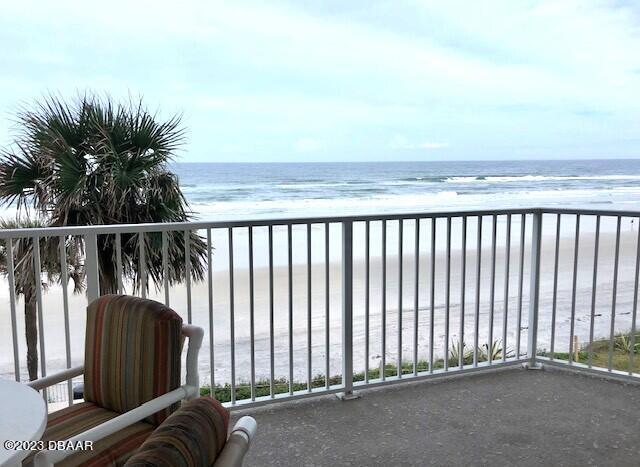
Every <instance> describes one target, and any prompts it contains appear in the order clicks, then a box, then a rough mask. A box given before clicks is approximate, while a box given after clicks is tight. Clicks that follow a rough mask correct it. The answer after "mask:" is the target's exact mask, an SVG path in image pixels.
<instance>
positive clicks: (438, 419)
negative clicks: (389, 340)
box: [233, 368, 640, 466]
mask: <svg viewBox="0 0 640 467" xmlns="http://www.w3.org/2000/svg"><path fill="white" fill-rule="evenodd" d="M361 395H362V397H361V398H360V399H357V400H352V401H346V402H345V401H340V400H338V399H337V398H336V397H335V396H323V397H318V398H313V399H304V400H299V401H293V402H283V403H279V404H275V405H271V406H265V407H258V408H253V409H247V410H244V411H242V412H241V411H238V412H234V414H233V418H234V419H235V418H237V417H238V416H239V415H241V414H250V415H252V416H254V417H255V418H256V420H257V422H258V434H257V436H256V438H255V441H254V443H253V445H252V446H251V449H250V451H249V453H248V456H247V458H246V461H245V465H246V466H268V465H277V466H325V465H326V466H340V465H345V466H347V465H349V466H374V465H380V466H402V465H442V466H445V465H446V466H451V465H456V466H458V465H460V466H472V465H491V466H498V465H509V466H529V465H543V466H561V465H567V466H569V465H571V466H574V465H575V466H578V465H579V466H583V465H615V466H626V465H634V466H637V465H640V386H638V385H635V384H625V383H622V382H617V381H610V380H604V379H602V378H598V377H592V376H585V375H581V374H577V373H569V372H566V371H560V370H552V369H545V370H543V371H527V370H524V369H520V368H515V369H504V370H502V371H498V372H493V373H484V374H475V375H469V376H462V377H457V378H451V379H447V380H439V381H431V382H424V381H423V382H414V383H405V384H398V385H395V386H388V387H384V388H378V389H370V390H365V391H362V392H361Z"/></svg>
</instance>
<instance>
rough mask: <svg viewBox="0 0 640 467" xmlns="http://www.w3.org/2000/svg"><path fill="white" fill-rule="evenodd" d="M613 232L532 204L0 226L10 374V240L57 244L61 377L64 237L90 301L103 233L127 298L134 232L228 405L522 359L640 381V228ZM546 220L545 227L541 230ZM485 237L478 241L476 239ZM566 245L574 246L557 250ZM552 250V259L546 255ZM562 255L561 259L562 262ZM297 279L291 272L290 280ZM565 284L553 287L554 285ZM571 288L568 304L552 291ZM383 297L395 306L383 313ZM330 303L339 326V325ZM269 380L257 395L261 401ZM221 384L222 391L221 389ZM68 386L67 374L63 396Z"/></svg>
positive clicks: (628, 221) (16, 340)
mask: <svg viewBox="0 0 640 467" xmlns="http://www.w3.org/2000/svg"><path fill="white" fill-rule="evenodd" d="M585 219H588V220H594V221H595V226H594V227H593V235H594V237H593V238H594V243H593V245H594V250H593V260H592V262H591V264H590V266H591V278H590V279H591V280H590V284H591V286H590V287H591V289H590V291H589V297H590V306H589V308H588V309H589V314H588V318H589V326H588V330H587V329H583V328H584V326H583V320H582V318H583V315H582V314H581V313H582V311H581V310H582V309H583V308H581V299H582V298H584V296H585V293H587V292H585V291H586V290H587V287H586V286H585V281H584V275H585V270H586V269H585V268H584V264H583V267H580V266H581V264H580V263H584V261H585V258H587V256H585V255H586V254H587V253H588V252H587V251H586V250H585V248H584V247H583V246H582V244H581V240H582V241H583V242H584V240H585V238H586V237H589V239H590V238H591V237H590V235H591V228H590V227H589V228H588V229H586V230H585V228H586V227H585V226H586V225H587V222H586V221H585ZM563 222H564V224H563ZM623 224H624V225H625V226H626V225H631V229H632V230H633V229H634V228H635V229H637V227H638V224H640V211H604V210H586V209H539V208H536V209H505V210H483V211H456V212H431V213H413V214H388V215H379V216H375V215H368V216H344V217H318V218H295V219H268V220H264V219H261V220H242V221H237V220H231V221H218V222H190V223H174V224H171V223H168V224H138V225H104V226H90V227H60V228H46V229H16V230H2V231H0V242H4V245H5V248H6V253H7V281H8V284H9V287H8V288H9V297H8V308H9V316H10V320H11V326H10V327H11V336H12V337H11V343H12V351H13V373H14V376H15V378H16V380H20V379H21V377H23V376H24V370H25V365H24V361H23V360H21V358H20V354H21V351H20V346H21V345H20V342H21V340H23V338H22V336H19V333H18V328H19V327H20V326H19V324H20V319H19V318H20V315H19V313H17V311H16V309H17V304H18V302H19V300H18V299H19V297H16V294H15V287H14V286H15V280H16V277H15V274H16V270H15V264H16V261H17V260H19V258H14V255H15V251H14V248H13V243H14V242H15V241H16V240H17V239H25V238H28V239H32V241H33V242H34V243H33V244H34V245H35V244H37V245H40V239H42V238H54V237H55V238H58V239H59V240H60V241H59V242H58V245H59V252H58V256H59V261H60V264H61V266H62V267H61V271H62V274H61V287H60V293H61V297H62V317H63V328H64V343H65V344H64V355H57V356H56V357H58V358H63V359H64V366H65V367H66V368H71V367H72V363H78V362H72V360H73V358H72V355H73V352H72V350H71V347H72V342H73V341H74V338H75V337H77V336H75V335H73V334H72V333H71V326H70V322H71V318H70V310H71V309H72V304H71V300H70V297H69V292H68V277H67V273H66V266H67V265H66V261H67V259H66V252H65V248H64V239H67V238H68V237H71V236H73V237H78V238H81V239H82V244H83V245H84V268H85V273H86V297H87V301H91V300H93V299H95V298H97V297H98V296H99V293H100V283H99V272H98V271H99V266H100V265H99V259H98V258H99V255H98V253H99V251H98V248H99V242H98V239H99V237H100V236H113V237H114V243H115V249H116V258H115V263H116V264H115V267H116V271H117V275H118V280H117V289H118V291H119V292H123V293H133V289H132V284H131V283H130V281H129V280H128V278H127V277H124V273H123V263H122V236H123V235H130V234H135V235H136V236H137V242H138V243H137V245H138V246H137V248H138V261H139V271H140V273H141V276H142V277H141V280H140V283H141V288H140V289H139V293H140V295H141V296H149V297H150V298H154V299H157V300H160V301H164V302H165V303H166V304H167V305H169V306H172V307H173V308H174V309H176V311H178V312H179V313H180V314H181V315H182V316H183V318H184V319H185V320H186V322H187V323H189V324H191V323H194V322H197V324H199V325H201V326H202V327H203V328H205V333H206V334H208V335H207V337H206V339H205V343H204V346H203V349H207V348H208V352H203V353H202V354H201V356H200V359H201V361H200V371H201V373H204V374H206V373H209V374H210V379H209V381H210V384H211V387H212V391H213V389H214V388H215V387H217V386H216V385H220V384H228V388H227V389H226V390H227V391H228V393H229V397H228V399H229V400H228V404H229V405H230V406H237V405H241V404H243V405H244V404H247V403H249V404H252V403H253V404H258V403H265V402H269V401H272V400H281V399H282V398H297V397H305V396H308V395H311V394H318V393H342V394H343V395H344V397H347V398H349V397H351V396H352V395H353V391H354V389H357V388H360V387H365V386H376V385H380V384H390V383H394V382H398V381H401V380H405V379H406V380H408V379H416V378H418V379H422V378H434V377H439V376H443V375H449V374H453V373H464V372H469V371H483V370H486V369H488V368H491V367H499V366H506V365H514V364H522V363H527V364H528V365H529V366H536V365H538V364H540V362H545V363H547V364H551V365H563V366H571V367H574V368H580V369H585V370H588V371H604V372H606V373H608V374H610V375H612V376H617V377H623V378H636V377H638V376H640V375H638V374H636V373H635V367H634V353H635V345H636V315H637V313H636V312H637V298H638V297H637V296H638V275H639V272H640V271H639V263H640V262H639V261H638V258H639V255H640V234H638V233H636V234H634V238H635V245H634V248H633V254H628V253H626V254H625V255H624V257H623V261H622V262H623V263H624V264H622V265H621V253H620V252H621V244H622V246H623V247H624V248H625V252H626V251H627V250H629V245H630V240H629V238H630V235H629V234H628V233H627V232H622V230H623V229H622V226H623ZM544 225H549V226H552V227H553V228H552V229H547V230H546V231H545V230H544V229H543V226H544ZM563 226H564V227H563ZM489 228H490V235H488V236H487V235H485V234H484V232H486V231H487V230H488V229H489ZM563 228H564V230H563ZM567 229H569V230H567ZM581 229H582V230H581ZM607 229H610V230H611V232H608V231H607ZM639 230H640V229H639ZM176 232H182V233H184V261H185V264H184V270H185V271H186V276H185V278H184V281H183V284H181V285H180V286H179V287H176V286H170V285H169V279H168V277H169V268H170V264H169V258H168V251H169V246H170V245H169V242H170V238H174V237H173V236H170V235H169V234H170V233H176ZM194 232H196V233H198V234H199V235H200V236H201V238H202V239H203V240H204V241H205V242H206V246H207V249H206V263H207V267H206V274H205V278H204V281H205V284H200V283H196V282H193V279H192V277H191V274H190V272H191V270H192V267H193V265H192V264H191V260H192V259H191V258H192V256H191V254H190V248H191V245H190V239H191V238H192V237H191V236H190V235H191V234H192V233H194ZM567 232H568V233H567ZM610 234H611V235H613V237H612V238H613V251H612V252H611V253H612V255H609V256H611V257H612V258H611V260H612V263H611V264H609V263H607V262H605V260H604V259H603V258H605V253H606V251H605V252H603V251H600V250H599V245H600V244H601V243H602V242H603V240H602V237H601V235H606V236H608V237H607V238H609V236H611V235H610ZM147 236H149V238H151V236H156V237H154V238H156V239H158V238H159V239H161V245H162V247H161V257H162V270H163V273H162V274H161V276H160V279H158V280H156V281H153V280H150V279H149V277H148V272H147V270H146V264H147V254H148V253H149V252H147V251H146V247H145V245H146V243H145V238H146V237H147ZM157 236H160V237H157ZM585 236H586V237H585ZM622 237H624V238H623V241H622V243H621V238H622ZM589 241H590V240H589ZM605 243H606V242H605ZM565 244H566V245H570V244H572V245H573V248H571V249H564V250H563V248H564V247H565V246H566V245H565ZM606 245H608V244H606ZM606 245H605V246H606ZM551 247H552V250H551V254H547V255H545V254H544V252H547V250H548V249H549V248H551ZM567 248H568V247H567ZM543 250H544V252H543ZM40 253H41V252H40V248H35V250H34V255H33V268H34V271H35V273H36V274H35V275H36V277H39V276H40V275H41V274H42V266H41V257H40ZM547 253H548V252H547ZM569 254H570V255H571V258H570V261H568V262H566V261H565V262H563V261H562V260H564V259H566V258H565V257H567V256H568V255H569ZM498 256H501V257H502V261H498V259H499V258H498ZM605 259H606V258H605ZM607 261H608V259H607ZM257 263H258V264H257ZM548 266H550V271H547V269H549V268H548ZM599 268H605V269H606V271H607V274H608V273H609V270H611V274H612V276H611V288H612V291H611V300H610V301H609V303H608V305H607V306H606V307H605V312H607V310H608V313H609V315H610V320H609V323H607V324H608V326H607V329H608V332H607V333H605V334H604V335H603V331H601V329H604V328H603V326H601V325H600V323H601V322H603V321H602V320H601V319H600V318H602V316H604V315H603V314H602V313H597V312H596V311H597V309H602V308H603V306H602V303H601V302H602V300H601V295H602V293H601V292H600V293H599V291H600V290H601V289H603V288H607V287H608V286H607V285H606V283H605V284H604V285H603V283H602V281H601V282H599V280H601V277H602V276H599ZM621 268H622V269H623V270H624V271H631V270H633V273H632V274H626V272H625V274H624V283H623V284H619V282H620V274H619V270H621ZM565 269H566V273H565ZM294 270H295V271H298V272H299V271H303V273H302V274H294ZM338 270H339V284H338V283H337V282H336V280H335V276H336V274H337V272H338ZM239 271H241V272H242V273H240V272H239ZM216 274H217V275H216ZM600 274H602V271H600ZM628 276H632V277H631V279H630V280H629V277H628ZM500 279H501V280H500ZM526 279H528V281H527V280H526ZM567 281H568V282H567ZM156 282H158V283H156ZM258 282H260V285H261V288H260V287H259V286H258V285H257V283H258ZM605 282H606V281H605ZM527 283H528V285H527ZM567 283H569V284H570V287H569V288H567V289H566V290H564V289H562V287H560V288H559V285H560V286H561V285H563V284H567ZM216 284H217V285H218V286H220V287H218V288H221V289H223V291H222V292H220V291H219V290H217V289H216V287H214V286H215V285H216ZM220 284H222V285H220ZM34 287H35V292H36V300H37V312H38V339H39V358H40V373H41V374H40V376H46V373H47V369H48V361H47V353H45V352H46V351H48V347H47V345H46V344H47V343H48V341H47V340H46V337H45V332H46V331H47V326H45V324H44V323H45V321H46V319H45V317H46V316H47V314H48V313H54V312H58V311H57V308H58V307H57V306H55V307H53V306H49V305H47V303H48V302H47V300H45V293H44V290H43V287H42V283H41V282H40V281H37V283H36V284H34ZM194 287H195V295H194ZM225 289H226V290H225ZM569 290H570V297H565V295H566V293H565V292H568V291H569ZM204 295H206V299H205V296H204ZM487 295H488V296H487ZM176 296H178V297H179V298H180V301H179V302H177V301H176ZM456 297H457V299H456ZM598 300H600V302H599V301H598ZM75 302H77V300H75ZM75 302H74V303H75ZM376 302H377V303H376ZM393 302H395V304H396V306H395V309H394V308H393V306H390V304H391V303H393ZM618 302H621V303H623V304H624V306H625V307H626V308H628V313H627V312H625V316H626V315H627V314H629V315H630V316H631V320H630V322H628V323H626V324H625V323H620V318H619V316H620V315H619V316H618V321H616V319H617V316H616V310H617V307H618ZM75 306H77V304H76V305H75ZM338 307H339V308H340V313H339V315H338V316H339V317H340V318H339V319H336V318H335V317H336V315H337V310H336V309H337V308H338ZM47 308H49V309H47ZM301 310H302V311H301ZM541 310H542V312H543V317H542V318H541V317H540V315H539V313H540V311H541ZM76 311H77V310H76ZM525 311H526V313H525ZM627 321H629V320H627ZM300 322H302V325H299V323H300ZM567 323H568V324H567ZM296 325H297V326H296ZM576 326H578V327H579V329H578V328H577V327H576ZM74 328H75V329H76V331H77V333H80V332H81V330H80V328H79V327H78V326H75V327H74ZM523 332H524V333H526V348H525V349H524V351H523V349H522V342H521V340H522V337H523V336H522V334H523ZM565 333H566V335H564V334H565ZM618 333H623V335H624V336H628V338H626V339H627V341H625V342H626V343H625V345H626V346H627V347H628V348H629V349H630V350H629V355H628V360H629V368H628V370H627V371H621V370H616V369H615V368H614V366H615V365H614V356H619V355H620V352H619V349H617V348H616V346H617V344H616V339H618V337H616V335H617V334H618ZM560 334H562V338H561V337H560ZM578 334H580V336H581V337H583V338H584V339H587V341H588V344H587V346H586V347H583V348H582V354H584V353H585V349H586V361H584V362H581V361H580V360H581V355H582V354H581V350H580V349H576V348H575V347H576V346H575V337H576V336H577V335H578ZM467 336H468V337H467ZM496 336H498V338H496ZM587 336H588V337H587ZM75 340H78V339H75ZM80 340H82V338H80ZM603 342H604V343H606V345H607V359H606V364H604V365H603V368H600V367H598V363H597V362H595V361H594V358H595V356H596V353H597V352H596V351H595V350H594V346H596V347H597V346H602V345H603ZM469 347H470V348H469ZM616 352H617V353H616ZM247 353H248V358H245V355H246V354H247ZM48 354H50V352H48ZM300 354H302V355H303V357H302V358H300ZM376 354H377V355H376ZM75 355H76V356H80V355H81V352H80V353H76V354H75ZM576 355H577V357H578V358H577V359H576ZM598 355H600V354H598ZM78 358H80V359H81V357H78ZM76 360H77V358H76ZM319 360H320V361H319ZM583 360H584V359H583ZM336 362H338V363H339V365H337V364H336ZM0 363H2V362H0ZM314 372H315V374H316V375H317V376H314ZM283 385H284V386H286V389H283V388H282V386H283ZM267 386H268V393H266V394H263V392H265V388H266V387H267ZM218 391H219V393H220V394H222V393H223V392H224V391H223V389H222V388H220V387H218ZM71 392H72V388H71V381H69V382H68V384H67V393H68V400H69V403H71V399H72V398H71ZM45 399H46V396H45Z"/></svg>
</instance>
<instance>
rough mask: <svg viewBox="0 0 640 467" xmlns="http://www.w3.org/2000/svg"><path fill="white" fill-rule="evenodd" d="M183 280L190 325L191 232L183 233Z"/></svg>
mask: <svg viewBox="0 0 640 467" xmlns="http://www.w3.org/2000/svg"><path fill="white" fill-rule="evenodd" d="M184 278H185V282H186V284H185V285H186V287H187V322H188V323H189V324H191V321H192V316H191V314H192V313H191V231H189V230H185V231H184Z"/></svg>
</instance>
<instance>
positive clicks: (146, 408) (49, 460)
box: [34, 385, 198, 467]
mask: <svg viewBox="0 0 640 467" xmlns="http://www.w3.org/2000/svg"><path fill="white" fill-rule="evenodd" d="M197 391H198V389H197V388H194V387H192V386H187V385H184V386H180V387H179V388H178V389H174V390H173V391H171V392H168V393H166V394H163V395H162V396H160V397H156V398H155V399H151V400H150V401H147V402H145V403H144V404H142V405H141V406H139V407H136V408H135V409H132V410H129V411H128V412H125V413H123V414H122V415H119V416H117V417H116V418H112V419H111V420H107V421H106V422H104V423H102V424H100V425H98V426H95V427H93V428H91V429H89V430H87V431H84V432H82V433H79V434H77V435H75V436H72V437H71V438H69V439H67V440H65V441H66V442H71V443H73V444H75V443H76V442H78V441H92V442H96V441H99V440H101V439H103V438H106V437H107V436H109V435H112V434H113V433H115V432H117V431H119V430H122V429H124V428H126V427H128V426H130V425H133V424H134V423H137V422H139V421H140V420H142V419H144V418H146V417H148V416H150V415H153V414H154V413H156V412H158V411H159V410H162V409H165V408H167V407H169V406H171V405H173V404H175V403H176V402H179V401H181V400H183V399H188V398H190V397H193V393H195V392H197ZM74 452H75V451H73V450H71V449H68V450H64V451H47V450H43V451H40V452H38V454H36V456H35V460H34V467H50V466H52V465H53V464H55V463H56V462H60V461H61V460H63V459H66V458H67V457H69V456H70V455H72V454H73V453H74Z"/></svg>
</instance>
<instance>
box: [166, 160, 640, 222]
mask: <svg viewBox="0 0 640 467" xmlns="http://www.w3.org/2000/svg"><path fill="white" fill-rule="evenodd" d="M172 170H174V172H175V173H176V174H177V175H178V176H179V179H180V185H181V187H182V190H183V192H184V194H185V196H186V198H187V200H188V201H189V203H190V205H191V208H192V210H193V211H194V213H195V215H196V217H197V218H198V219H201V220H218V219H232V218H261V217H289V216H323V215H347V214H375V213H386V212H420V211H434V210H445V209H452V210H453V209H473V208H508V207H532V206H546V207H551V206H576V207H592V208H597V207H602V208H607V209H615V208H620V209H624V208H627V209H632V208H633V206H635V205H638V203H639V202H640V160H573V161H562V160H553V161H473V162H471V161H465V162H458V161H457V162H365V163H353V162H344V163H259V164H245V163H177V164H174V165H173V166H172Z"/></svg>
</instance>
